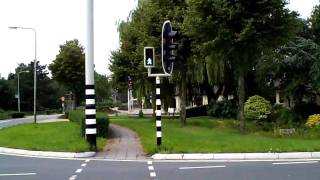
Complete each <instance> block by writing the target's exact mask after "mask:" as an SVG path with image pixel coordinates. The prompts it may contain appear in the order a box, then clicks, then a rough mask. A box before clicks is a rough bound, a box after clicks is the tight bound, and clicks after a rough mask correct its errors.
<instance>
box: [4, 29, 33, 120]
mask: <svg viewBox="0 0 320 180" xmlns="http://www.w3.org/2000/svg"><path fill="white" fill-rule="evenodd" d="M9 29H26V30H32V31H33V32H34V64H33V66H34V76H33V79H34V80H33V81H34V83H33V115H34V123H37V31H36V30H35V29H34V28H29V27H18V26H12V27H9Z"/></svg>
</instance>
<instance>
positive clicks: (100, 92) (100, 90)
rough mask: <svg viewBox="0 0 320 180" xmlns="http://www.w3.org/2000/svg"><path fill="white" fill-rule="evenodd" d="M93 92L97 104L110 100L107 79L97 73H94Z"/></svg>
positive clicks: (109, 87) (109, 85) (109, 88)
mask: <svg viewBox="0 0 320 180" xmlns="http://www.w3.org/2000/svg"><path fill="white" fill-rule="evenodd" d="M95 92H96V100H97V102H105V101H108V100H110V98H111V84H110V83H109V81H108V77H107V76H103V75H101V74H99V73H97V72H95ZM108 105H110V104H108ZM109 107H111V106H109Z"/></svg>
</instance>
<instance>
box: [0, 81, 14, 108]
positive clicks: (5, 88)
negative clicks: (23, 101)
mask: <svg viewBox="0 0 320 180" xmlns="http://www.w3.org/2000/svg"><path fill="white" fill-rule="evenodd" d="M14 95H15V91H14V88H13V87H12V86H11V83H10V82H9V80H5V79H0V97H1V98H0V108H2V109H5V110H9V109H14V108H15V107H14V105H15V104H16V102H15V97H14Z"/></svg>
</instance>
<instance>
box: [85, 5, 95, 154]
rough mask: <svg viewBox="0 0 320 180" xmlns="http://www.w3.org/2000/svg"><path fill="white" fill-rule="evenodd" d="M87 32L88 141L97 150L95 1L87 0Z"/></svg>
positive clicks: (92, 148)
mask: <svg viewBox="0 0 320 180" xmlns="http://www.w3.org/2000/svg"><path fill="white" fill-rule="evenodd" d="M86 18H87V19H86V23H87V32H86V34H87V35H86V36H87V37H86V50H87V52H86V63H85V68H86V71H85V74H86V110H85V114H86V139H87V141H88V142H89V144H90V149H91V150H93V151H96V150H97V142H96V134H97V125H96V104H95V87H94V62H93V61H94V56H93V52H94V51H93V50H94V47H93V43H94V40H93V37H94V36H93V20H94V19H93V0H87V16H86Z"/></svg>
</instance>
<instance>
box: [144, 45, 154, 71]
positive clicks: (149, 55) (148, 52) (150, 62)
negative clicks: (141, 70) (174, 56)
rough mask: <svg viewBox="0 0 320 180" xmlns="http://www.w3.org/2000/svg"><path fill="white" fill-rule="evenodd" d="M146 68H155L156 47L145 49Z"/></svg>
mask: <svg viewBox="0 0 320 180" xmlns="http://www.w3.org/2000/svg"><path fill="white" fill-rule="evenodd" d="M143 61H144V67H145V68H154V67H155V55H154V47H144V60H143Z"/></svg>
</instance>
